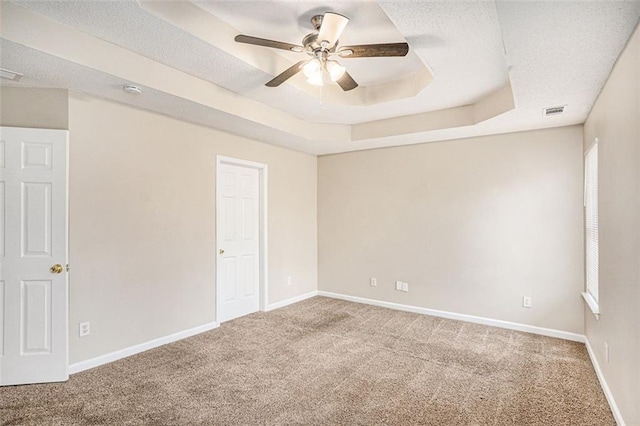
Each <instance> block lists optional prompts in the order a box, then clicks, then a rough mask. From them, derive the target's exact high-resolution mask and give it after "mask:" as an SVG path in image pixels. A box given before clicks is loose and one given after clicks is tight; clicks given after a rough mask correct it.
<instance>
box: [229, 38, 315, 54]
mask: <svg viewBox="0 0 640 426" xmlns="http://www.w3.org/2000/svg"><path fill="white" fill-rule="evenodd" d="M234 40H235V41H237V42H238V43H246V44H253V45H256V46H264V47H273V48H274V49H283V50H291V51H293V52H302V51H304V47H302V46H298V45H296V44H291V43H285V42H283V41H276V40H268V39H266V38H259V37H252V36H248V35H244V34H240V35H237V36H236V38H235V39H234Z"/></svg>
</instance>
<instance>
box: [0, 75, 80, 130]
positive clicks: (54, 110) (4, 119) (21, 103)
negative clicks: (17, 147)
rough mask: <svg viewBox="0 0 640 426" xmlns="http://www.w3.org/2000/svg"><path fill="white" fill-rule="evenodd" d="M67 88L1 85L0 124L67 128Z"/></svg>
mask: <svg viewBox="0 0 640 426" xmlns="http://www.w3.org/2000/svg"><path fill="white" fill-rule="evenodd" d="M67 100H68V96H67V91H66V90H62V89H24V88H18V87H8V86H1V87H0V125H2V126H7V127H35V128H41V129H64V130H66V129H68V128H69V127H68V126H69V121H68V105H67Z"/></svg>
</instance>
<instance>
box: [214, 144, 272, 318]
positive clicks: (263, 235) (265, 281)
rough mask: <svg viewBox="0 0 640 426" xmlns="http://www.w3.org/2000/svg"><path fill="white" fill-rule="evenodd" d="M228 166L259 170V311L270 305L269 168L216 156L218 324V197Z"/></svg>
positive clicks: (217, 313) (253, 162) (218, 310)
mask: <svg viewBox="0 0 640 426" xmlns="http://www.w3.org/2000/svg"><path fill="white" fill-rule="evenodd" d="M222 164H228V165H231V166H238V167H246V168H249V169H256V170H258V192H259V201H260V206H259V208H258V211H259V213H260V218H259V220H258V227H259V229H258V238H259V243H258V246H259V256H260V268H259V269H260V270H259V276H260V278H259V281H260V283H259V286H258V292H259V294H258V301H259V308H258V309H259V310H260V311H265V310H266V309H267V305H268V300H269V299H268V296H269V268H268V265H269V262H268V259H269V258H268V253H269V250H268V245H267V241H268V239H267V199H268V171H269V167H268V165H267V164H263V163H257V162H255V161H248V160H242V159H239V158H233V157H226V156H223V155H216V194H215V204H216V219H215V220H216V241H215V244H214V247H215V251H214V253H215V257H216V261H215V269H216V271H215V286H214V287H215V297H216V315H215V318H216V319H215V321H216V323H217V324H220V298H219V297H218V295H219V294H220V289H219V288H218V283H219V280H218V274H219V272H220V256H219V254H218V251H219V250H220V247H219V246H218V242H219V241H220V238H221V231H220V226H219V225H220V220H219V219H220V210H219V205H220V204H219V203H218V197H219V195H220V165H222Z"/></svg>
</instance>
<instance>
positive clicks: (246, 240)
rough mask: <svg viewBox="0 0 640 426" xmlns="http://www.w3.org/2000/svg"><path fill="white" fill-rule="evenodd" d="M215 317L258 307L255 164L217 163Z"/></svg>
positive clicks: (224, 318)
mask: <svg viewBox="0 0 640 426" xmlns="http://www.w3.org/2000/svg"><path fill="white" fill-rule="evenodd" d="M217 179H218V183H217V188H218V191H217V196H216V216H217V220H216V223H217V227H218V230H217V235H218V241H217V246H218V261H217V274H216V275H217V285H216V288H217V294H216V298H217V307H218V310H219V311H218V321H220V322H223V321H228V320H230V319H233V318H238V317H241V316H243V315H247V314H250V313H253V312H256V311H258V309H259V307H260V299H259V289H260V239H259V235H260V229H259V228H260V189H259V188H260V184H259V172H258V170H257V169H255V168H250V167H240V166H237V165H230V164H225V163H219V164H218V171H217Z"/></svg>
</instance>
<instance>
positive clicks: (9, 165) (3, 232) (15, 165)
mask: <svg viewBox="0 0 640 426" xmlns="http://www.w3.org/2000/svg"><path fill="white" fill-rule="evenodd" d="M0 173H1V176H0V258H1V260H2V265H1V267H0V385H15V384H22V383H38V382H55V381H63V380H67V379H68V377H69V376H68V373H67V362H68V356H67V351H68V349H67V322H68V317H67V273H66V268H65V266H66V263H67V132H66V131H64V130H45V129H21V128H12V127H1V128H0Z"/></svg>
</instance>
